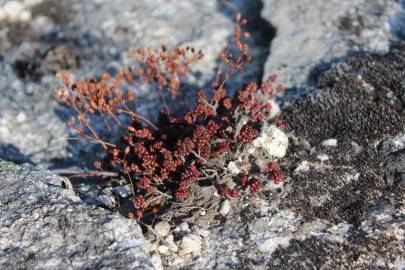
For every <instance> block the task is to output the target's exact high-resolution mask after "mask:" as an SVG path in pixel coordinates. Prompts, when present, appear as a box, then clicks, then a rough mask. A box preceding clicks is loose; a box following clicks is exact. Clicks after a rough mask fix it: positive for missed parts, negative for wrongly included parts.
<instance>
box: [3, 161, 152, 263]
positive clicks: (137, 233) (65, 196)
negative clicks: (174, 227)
mask: <svg viewBox="0 0 405 270" xmlns="http://www.w3.org/2000/svg"><path fill="white" fill-rule="evenodd" d="M65 181H66V180H64V179H63V178H60V177H58V176H56V175H54V174H52V173H50V172H47V171H42V170H39V169H36V168H34V167H31V166H17V165H13V164H10V163H6V162H4V161H0V266H1V269H96V268H97V269H158V268H159V265H153V263H152V261H151V259H150V252H151V248H150V245H149V244H148V243H147V242H146V241H145V239H144V238H143V236H142V232H141V230H140V228H139V226H138V225H137V224H136V222H135V221H133V220H129V219H126V218H124V217H122V216H121V215H120V214H119V213H116V212H115V213H113V212H110V211H108V210H105V209H102V208H99V207H95V206H94V205H93V206H91V205H86V204H84V203H82V202H81V200H80V198H79V197H77V196H76V195H75V194H74V192H73V191H72V190H69V189H64V188H63V187H65V188H66V187H68V186H69V185H67V184H66V183H67V182H65Z"/></svg>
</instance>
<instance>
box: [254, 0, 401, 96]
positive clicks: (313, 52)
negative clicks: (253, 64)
mask: <svg viewBox="0 0 405 270" xmlns="http://www.w3.org/2000/svg"><path fill="white" fill-rule="evenodd" d="M263 3H264V8H263V10H262V17H263V18H264V19H266V20H268V21H269V22H270V23H271V24H272V25H273V27H275V28H276V30H277V34H276V36H275V38H274V39H273V40H272V44H271V51H270V57H269V58H268V60H267V62H266V64H265V69H264V78H265V77H267V76H268V75H270V74H277V75H278V76H279V79H280V81H279V82H280V83H282V84H283V85H284V86H285V87H287V88H293V89H294V91H291V92H289V95H288V96H290V97H291V96H292V97H298V96H300V95H302V94H303V93H304V92H306V91H308V90H309V89H310V88H308V87H307V86H308V85H309V86H314V84H315V83H316V80H317V76H318V75H319V74H320V73H321V72H322V71H324V70H325V69H327V68H328V67H329V65H330V64H331V63H333V62H336V61H337V60H339V59H342V58H343V57H346V56H350V55H354V54H356V53H359V52H377V53H387V52H388V51H389V49H390V47H391V45H392V43H395V42H397V41H398V40H399V39H400V38H401V36H402V37H403V35H402V34H403V32H402V31H403V30H401V31H399V29H403V25H404V23H405V20H404V14H405V11H404V9H403V4H404V3H403V1H392V0H372V1H370V0H353V1H338V0H331V1H323V0H303V1H295V0H285V1H284V0H283V1H278V0H264V1H263Z"/></svg>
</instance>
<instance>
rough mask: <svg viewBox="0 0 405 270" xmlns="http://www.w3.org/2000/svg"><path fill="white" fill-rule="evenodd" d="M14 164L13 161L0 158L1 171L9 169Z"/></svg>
mask: <svg viewBox="0 0 405 270" xmlns="http://www.w3.org/2000/svg"><path fill="white" fill-rule="evenodd" d="M14 166H15V164H14V163H13V162H10V161H6V160H1V159H0V170H1V171H5V170H10V169H12V168H13V167H14Z"/></svg>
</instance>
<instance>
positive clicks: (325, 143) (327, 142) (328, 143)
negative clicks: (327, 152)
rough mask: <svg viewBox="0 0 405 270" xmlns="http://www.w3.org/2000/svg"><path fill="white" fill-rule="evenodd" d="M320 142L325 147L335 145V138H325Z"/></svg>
mask: <svg viewBox="0 0 405 270" xmlns="http://www.w3.org/2000/svg"><path fill="white" fill-rule="evenodd" d="M321 144H322V145H323V146H326V147H336V146H337V140H336V139H327V140H324V141H322V143H321Z"/></svg>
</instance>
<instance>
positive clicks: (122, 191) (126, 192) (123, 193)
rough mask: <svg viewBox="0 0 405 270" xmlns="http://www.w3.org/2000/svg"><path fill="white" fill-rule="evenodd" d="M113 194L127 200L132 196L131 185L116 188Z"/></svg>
mask: <svg viewBox="0 0 405 270" xmlns="http://www.w3.org/2000/svg"><path fill="white" fill-rule="evenodd" d="M114 191H115V193H117V194H118V196H120V197H122V198H127V197H128V196H130V195H131V194H132V188H131V185H125V186H118V187H116V188H114Z"/></svg>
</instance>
